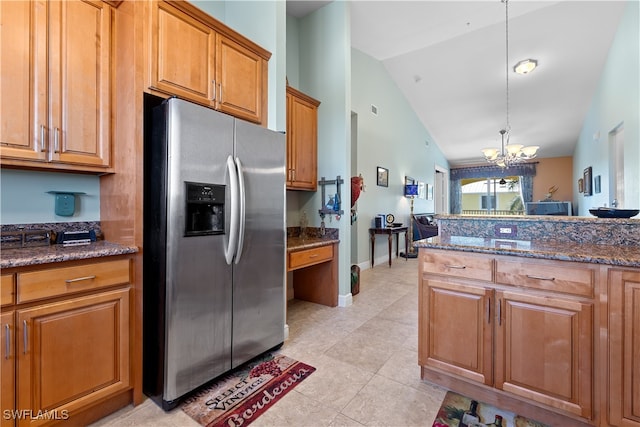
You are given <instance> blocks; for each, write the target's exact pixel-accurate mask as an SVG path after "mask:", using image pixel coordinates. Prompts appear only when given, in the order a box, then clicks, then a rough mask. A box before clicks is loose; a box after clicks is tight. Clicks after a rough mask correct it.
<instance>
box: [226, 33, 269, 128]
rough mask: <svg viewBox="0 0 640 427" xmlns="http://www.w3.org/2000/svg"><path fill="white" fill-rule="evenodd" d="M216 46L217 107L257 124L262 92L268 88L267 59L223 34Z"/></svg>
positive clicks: (260, 109)
mask: <svg viewBox="0 0 640 427" xmlns="http://www.w3.org/2000/svg"><path fill="white" fill-rule="evenodd" d="M216 46H217V49H216V58H217V61H216V62H217V66H216V82H217V85H218V93H217V94H216V101H217V105H218V109H219V110H220V111H223V112H225V113H228V114H231V115H233V116H236V117H240V118H243V119H246V120H249V121H252V122H257V123H260V122H261V118H262V116H263V111H262V109H263V106H262V95H263V93H266V89H267V81H266V77H267V62H266V61H264V60H262V58H260V56H258V55H257V54H255V53H254V52H251V51H250V50H249V49H247V48H245V47H243V46H242V45H241V44H239V43H236V42H235V41H233V40H231V39H230V38H228V37H225V36H218V41H217V42H216Z"/></svg>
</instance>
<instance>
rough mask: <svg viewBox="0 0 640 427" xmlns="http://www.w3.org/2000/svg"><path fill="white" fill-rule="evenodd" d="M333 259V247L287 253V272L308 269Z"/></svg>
mask: <svg viewBox="0 0 640 427" xmlns="http://www.w3.org/2000/svg"><path fill="white" fill-rule="evenodd" d="M332 259H333V245H327V246H320V247H318V248H313V249H306V250H303V251H297V252H290V253H289V268H288V269H289V270H295V269H296V268H301V267H308V266H310V265H314V264H319V263H321V262H325V261H331V260H332Z"/></svg>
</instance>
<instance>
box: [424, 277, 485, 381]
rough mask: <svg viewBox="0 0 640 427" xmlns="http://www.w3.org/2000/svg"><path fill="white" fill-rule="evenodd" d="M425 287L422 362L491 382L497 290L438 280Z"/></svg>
mask: <svg viewBox="0 0 640 427" xmlns="http://www.w3.org/2000/svg"><path fill="white" fill-rule="evenodd" d="M421 287H422V289H421V294H420V305H421V307H420V310H419V316H420V319H419V323H420V331H421V334H420V336H419V341H420V342H419V345H418V347H419V355H418V358H419V364H420V365H421V366H424V367H431V368H435V369H437V370H439V371H442V372H449V373H452V374H456V375H459V376H462V377H465V378H468V379H471V380H473V381H476V382H479V383H483V384H487V385H491V384H492V382H493V375H492V374H493V373H492V326H493V319H492V313H491V309H490V308H491V306H490V303H491V296H492V294H493V291H492V290H491V289H488V288H485V287H483V286H475V285H470V284H461V283H453V282H449V281H444V280H443V281H440V280H434V279H428V280H423V281H422V284H421Z"/></svg>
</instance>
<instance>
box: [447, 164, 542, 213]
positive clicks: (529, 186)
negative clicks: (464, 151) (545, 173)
mask: <svg viewBox="0 0 640 427" xmlns="http://www.w3.org/2000/svg"><path fill="white" fill-rule="evenodd" d="M536 164H537V162H534V163H522V164H519V165H514V166H509V167H508V168H501V167H500V166H493V165H488V166H471V167H466V168H454V169H451V170H450V172H449V176H450V185H449V187H450V192H451V199H450V200H451V202H450V205H451V206H450V207H449V208H450V211H451V213H452V214H459V213H461V212H462V184H461V182H460V181H461V180H462V179H467V178H506V177H508V176H519V177H520V182H521V184H520V185H521V188H522V198H523V199H524V200H523V202H525V203H526V202H532V201H533V177H534V176H536Z"/></svg>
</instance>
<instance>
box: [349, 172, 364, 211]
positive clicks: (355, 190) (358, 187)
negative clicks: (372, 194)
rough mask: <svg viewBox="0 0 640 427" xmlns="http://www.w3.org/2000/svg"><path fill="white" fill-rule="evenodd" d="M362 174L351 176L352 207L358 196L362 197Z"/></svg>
mask: <svg viewBox="0 0 640 427" xmlns="http://www.w3.org/2000/svg"><path fill="white" fill-rule="evenodd" d="M362 181H363V178H362V176H352V177H351V207H353V206H354V205H355V204H356V201H357V200H358V197H360V191H362Z"/></svg>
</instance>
